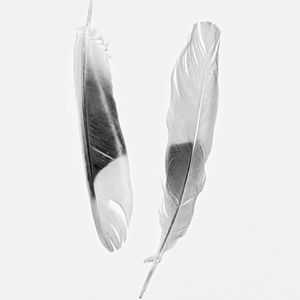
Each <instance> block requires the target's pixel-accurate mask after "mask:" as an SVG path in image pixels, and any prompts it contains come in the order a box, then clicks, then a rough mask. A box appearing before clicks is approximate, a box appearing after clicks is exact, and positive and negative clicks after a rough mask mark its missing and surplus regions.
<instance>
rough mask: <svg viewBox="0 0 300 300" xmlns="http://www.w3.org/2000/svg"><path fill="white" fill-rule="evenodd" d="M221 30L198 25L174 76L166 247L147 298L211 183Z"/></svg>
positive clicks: (162, 218) (169, 117)
mask: <svg viewBox="0 0 300 300" xmlns="http://www.w3.org/2000/svg"><path fill="white" fill-rule="evenodd" d="M219 41H220V31H219V29H218V28H217V27H216V26H215V25H213V24H211V23H209V22H204V23H200V24H195V25H194V27H193V30H192V32H191V34H190V37H189V39H188V43H187V45H186V46H185V48H184V49H183V51H182V52H181V54H180V56H179V58H178V61H177V63H176V66H175V68H174V70H173V72H172V76H171V101H170V108H169V111H168V115H167V126H168V144H167V150H166V161H165V169H166V184H165V187H164V194H165V195H164V200H163V201H162V207H161V210H160V224H161V228H162V235H161V243H160V247H159V249H158V251H157V254H156V255H155V256H153V257H151V258H150V259H147V260H146V261H148V262H153V265H152V267H151V269H150V272H149V274H148V276H147V278H146V281H145V284H144V286H143V289H142V291H141V294H140V298H141V297H142V296H143V294H144V292H145V291H146V288H147V286H148V284H149V282H150V279H151V277H152V275H153V273H154V271H155V269H156V267H157V265H158V263H159V262H160V261H161V259H162V256H163V254H164V253H165V252H166V251H167V250H169V249H171V248H172V247H173V246H174V245H175V243H176V242H177V240H178V239H179V238H180V237H182V236H183V235H184V234H185V233H186V230H187V228H188V227H189V225H190V223H191V220H192V217H193V213H194V206H195V200H196V198H197V196H198V195H199V193H200V192H201V190H202V189H203V186H204V183H205V171H204V165H205V162H206V160H207V158H208V156H209V153H210V150H211V146H212V137H213V131H214V125H215V120H216V113H217V102H218V81H217V78H218V49H219Z"/></svg>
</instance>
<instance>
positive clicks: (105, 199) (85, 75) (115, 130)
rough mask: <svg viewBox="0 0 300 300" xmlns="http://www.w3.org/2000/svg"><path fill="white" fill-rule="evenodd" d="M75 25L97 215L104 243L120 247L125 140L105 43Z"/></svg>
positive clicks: (127, 192)
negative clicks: (114, 95) (114, 96)
mask: <svg viewBox="0 0 300 300" xmlns="http://www.w3.org/2000/svg"><path fill="white" fill-rule="evenodd" d="M91 15H92V1H91V3H90V8H89V13H88V19H87V24H86V26H84V27H82V28H79V29H78V30H77V39H76V45H75V64H74V71H75V87H76V97H77V102H78V108H79V115H80V120H81V134H82V141H83V152H84V158H85V166H86V176H87V182H88V188H89V193H90V200H91V206H92V212H93V217H94V221H95V225H96V229H97V232H98V235H99V238H100V240H101V242H102V244H103V245H104V246H105V247H106V248H107V249H108V250H109V251H113V250H114V249H119V248H120V247H121V245H122V243H123V242H124V241H125V239H126V234H127V226H128V225H129V221H130V218H131V214H132V192H131V184H130V176H129V167H128V159H127V154H126V147H125V142H124V139H123V135H122V132H121V128H120V124H119V120H118V114H117V109H116V105H115V101H114V98H113V90H112V83H111V73H110V66H109V60H108V54H107V46H106V45H105V43H104V41H103V38H102V37H101V36H100V34H99V33H98V31H97V29H95V28H91V26H90V22H91Z"/></svg>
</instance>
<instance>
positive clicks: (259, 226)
mask: <svg viewBox="0 0 300 300" xmlns="http://www.w3.org/2000/svg"><path fill="white" fill-rule="evenodd" d="M94 2H95V3H94V15H93V24H94V25H96V26H97V27H98V28H99V30H100V31H101V32H102V33H103V36H104V38H105V39H106V41H108V42H109V50H110V53H111V55H112V57H113V59H112V72H113V73H112V75H113V83H114V92H115V98H116V102H117V106H118V111H119V117H120V122H121V125H122V129H123V133H124V136H125V139H126V143H127V148H128V153H129V160H130V169H131V175H132V176H131V177H132V185H133V192H134V213H133V218H132V222H131V226H130V230H129V236H128V240H127V243H126V244H125V246H124V247H123V248H122V249H121V250H120V251H119V252H116V253H114V254H110V253H108V252H107V251H106V250H105V249H104V248H103V247H102V245H101V244H100V242H99V240H98V237H97V234H96V230H95V227H94V224H93V220H92V214H91V209H90V205H89V199H88V193H87V188H86V182H85V177H84V175H85V174H84V168H83V160H82V155H81V145H80V142H81V141H80V134H79V125H78V117H77V107H76V102H75V95H74V84H73V44H74V40H75V29H76V28H77V27H79V26H81V25H83V24H84V22H85V19H86V13H87V8H88V0H82V1H79V0H78V1H70V0H68V1H58V0H52V1H37V0H26V1H19V0H15V1H2V2H1V4H0V25H1V26H0V31H1V48H0V49H1V50H0V54H1V55H0V79H1V88H0V90H1V109H0V134H1V156H0V172H1V173H0V176H1V189H0V197H1V202H0V299H3V300H19V299H26V300H27V299H28V300H40V299H43V300H48V299H49V300H54V299H55V300H66V299H72V300H79V299H80V300H82V299H85V300H99V299H101V300H102V299H103V300H117V299H126V300H131V299H137V297H138V293H139V291H140V289H141V286H142V283H143V281H144V279H145V276H146V273H147V272H148V268H149V266H148V265H144V264H143V259H144V258H146V257H147V256H149V255H151V254H154V253H155V251H156V249H157V246H158V242H159V238H160V228H159V223H158V215H157V207H158V203H159V201H160V200H161V198H162V195H163V193H162V188H161V184H162V180H163V178H164V154H165V146H166V138H167V130H166V125H165V117H166V112H167V109H168V105H169V97H170V84H169V81H170V74H171V70H172V68H173V66H174V63H175V61H176V58H177V55H178V54H179V52H180V51H181V49H182V47H183V46H184V44H185V42H186V38H187V35H188V33H189V31H190V30H191V28H192V24H193V23H195V22H199V21H206V20H209V21H211V22H214V23H215V24H217V25H218V26H219V28H220V29H221V45H220V58H219V70H220V72H219V84H220V97H219V111H218V116H217V123H216V129H215V135H214V143H213V148H212V153H211V155H210V158H209V160H208V162H207V165H206V170H207V181H206V186H205V188H204V190H203V192H202V193H201V194H200V196H199V198H198V201H197V205H196V209H195V215H194V218H193V221H192V224H191V226H190V228H189V230H188V232H187V234H186V236H185V237H184V238H182V239H181V240H180V241H179V242H178V243H177V245H176V247H175V248H174V249H173V250H171V251H169V252H168V253H166V255H165V257H164V260H163V261H162V263H161V264H160V265H159V267H158V268H157V271H156V274H155V275H154V277H153V279H152V281H151V283H150V286H149V289H148V291H147V293H146V294H145V296H144V299H145V300H160V299H167V300H169V299H172V300H200V299H203V300H217V299H220V300H221V299H222V300H225V299H226V300H227V299H228V300H229V299H230V300H241V299H242V300H246V299H247V300H248V299H255V300H279V299H282V300H296V299H300V284H299V282H300V255H299V253H300V234H299V233H300V217H299V215H300V191H299V186H300V184H299V179H300V175H299V174H300V159H299V157H300V142H299V126H300V119H299V114H300V104H299V103H300V92H299V85H300V83H299V78H300V76H299V70H300V59H299V53H300V41H299V39H300V38H299V28H300V18H299V3H298V1H292V0H286V1H267V0H266V1H259V0H253V1H237V0H228V1H222V0H219V1H218V0H209V1H206V0H203V1H200V0H196V1H194V0H185V1H171V0H166V1H158V0H153V1H136V0H127V1H114V0H110V1H108V0H99V1H98V0H95V1H94Z"/></svg>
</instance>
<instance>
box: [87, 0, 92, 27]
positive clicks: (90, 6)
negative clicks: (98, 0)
mask: <svg viewBox="0 0 300 300" xmlns="http://www.w3.org/2000/svg"><path fill="white" fill-rule="evenodd" d="M92 12H93V0H90V5H89V11H88V16H87V19H86V26H90V25H91V20H92Z"/></svg>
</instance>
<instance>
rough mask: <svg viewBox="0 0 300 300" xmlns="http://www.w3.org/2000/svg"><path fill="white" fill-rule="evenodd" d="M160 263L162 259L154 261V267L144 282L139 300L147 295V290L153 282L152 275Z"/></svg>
mask: <svg viewBox="0 0 300 300" xmlns="http://www.w3.org/2000/svg"><path fill="white" fill-rule="evenodd" d="M159 262H160V259H155V260H153V264H152V267H151V269H150V271H149V273H148V275H147V278H146V280H145V282H144V285H143V288H142V290H141V293H140V295H139V299H142V297H143V296H144V294H145V292H146V290H147V287H148V285H149V282H150V280H151V277H152V275H153V273H154V271H155V269H156V267H157V265H158V264H159Z"/></svg>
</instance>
